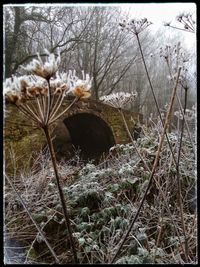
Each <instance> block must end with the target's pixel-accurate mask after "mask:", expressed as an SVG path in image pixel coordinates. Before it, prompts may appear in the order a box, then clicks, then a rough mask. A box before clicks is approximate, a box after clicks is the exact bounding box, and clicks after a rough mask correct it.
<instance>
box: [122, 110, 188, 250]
mask: <svg viewBox="0 0 200 267" xmlns="http://www.w3.org/2000/svg"><path fill="white" fill-rule="evenodd" d="M118 110H119V112H120V114H121V116H122V119H123V122H124V125H125V128H126V131H127V133H128V135H129V137H130V140H131V141H132V143H133V145H134V148H135V150H136V152H137V153H138V156H139V157H140V159H141V160H142V162H143V163H144V165H145V167H146V169H147V170H148V171H149V172H151V170H150V168H149V166H148V165H147V164H146V162H145V160H144V159H143V157H142V155H141V154H140V152H139V150H138V149H137V147H136V145H135V143H134V140H133V137H132V135H131V133H130V130H129V128H128V125H127V122H126V119H125V117H124V114H123V111H122V110H121V109H118ZM154 181H155V183H156V185H157V187H158V189H159V192H160V193H161V195H162V198H163V201H164V203H165V206H166V209H167V211H168V213H169V216H170V219H171V221H172V223H173V225H174V227H175V229H176V232H177V236H178V239H179V242H180V244H181V247H182V250H183V252H184V248H183V246H182V243H181V239H180V234H179V232H178V229H177V226H176V225H175V222H174V219H173V216H172V214H171V211H170V209H169V206H168V203H167V201H166V197H165V194H164V193H163V190H162V188H161V187H160V185H159V183H158V181H157V180H156V179H154ZM158 242H159V241H158Z"/></svg>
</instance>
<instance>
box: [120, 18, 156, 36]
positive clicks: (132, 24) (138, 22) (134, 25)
mask: <svg viewBox="0 0 200 267" xmlns="http://www.w3.org/2000/svg"><path fill="white" fill-rule="evenodd" d="M151 24H152V22H150V21H148V20H147V18H143V19H131V20H130V21H129V22H127V21H125V20H123V22H122V23H119V26H120V27H121V30H127V31H129V32H132V33H134V34H136V35H137V34H139V33H140V32H142V31H143V30H144V29H146V28H147V27H148V26H149V25H151Z"/></svg>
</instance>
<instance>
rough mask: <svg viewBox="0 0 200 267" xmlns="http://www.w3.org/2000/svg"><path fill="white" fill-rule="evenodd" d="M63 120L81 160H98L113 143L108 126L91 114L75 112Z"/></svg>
mask: <svg viewBox="0 0 200 267" xmlns="http://www.w3.org/2000/svg"><path fill="white" fill-rule="evenodd" d="M63 122H64V124H65V126H66V128H67V129H68V131H69V134H70V141H71V144H72V145H73V146H74V147H75V149H79V150H80V156H81V159H83V160H92V159H93V160H95V161H98V160H99V159H100V157H101V156H102V155H103V154H104V153H105V154H106V153H107V152H108V151H109V149H110V147H112V146H113V145H114V144H115V141H114V136H113V133H112V131H111V129H110V127H109V126H108V125H107V123H106V122H105V121H104V120H102V119H101V118H99V117H97V116H95V115H93V114H89V113H79V114H75V115H73V116H71V117H69V118H66V119H65V120H64V121H63Z"/></svg>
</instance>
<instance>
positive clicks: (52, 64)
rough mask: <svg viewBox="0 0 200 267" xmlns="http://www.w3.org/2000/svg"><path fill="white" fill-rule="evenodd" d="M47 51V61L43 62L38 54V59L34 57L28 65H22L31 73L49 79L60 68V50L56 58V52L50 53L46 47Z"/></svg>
mask: <svg viewBox="0 0 200 267" xmlns="http://www.w3.org/2000/svg"><path fill="white" fill-rule="evenodd" d="M45 52H46V53H47V55H48V58H47V61H46V62H45V63H43V61H42V59H41V57H40V55H39V54H38V59H33V61H32V62H30V64H28V65H27V66H26V67H22V68H24V69H25V70H27V71H29V72H30V73H32V74H34V75H37V76H40V77H42V78H45V79H47V80H49V79H50V78H51V77H52V76H54V75H55V73H56V72H57V70H58V67H59V65H60V61H61V59H60V52H58V57H57V58H56V57H55V55H54V54H50V53H49V51H48V50H46V49H45Z"/></svg>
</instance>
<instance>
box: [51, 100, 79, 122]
mask: <svg viewBox="0 0 200 267" xmlns="http://www.w3.org/2000/svg"><path fill="white" fill-rule="evenodd" d="M78 100H79V97H76V98H75V99H74V100H73V101H72V103H71V104H70V105H69V106H68V107H67V108H66V109H64V110H63V111H62V112H61V113H60V114H58V116H57V117H54V118H52V119H51V120H50V121H49V125H50V124H51V123H53V122H54V121H56V120H58V119H59V118H60V117H61V116H62V115H63V114H64V113H65V112H67V111H68V110H69V109H70V108H71V107H72V106H73V105H74V104H75V103H76V102H78Z"/></svg>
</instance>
